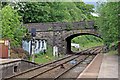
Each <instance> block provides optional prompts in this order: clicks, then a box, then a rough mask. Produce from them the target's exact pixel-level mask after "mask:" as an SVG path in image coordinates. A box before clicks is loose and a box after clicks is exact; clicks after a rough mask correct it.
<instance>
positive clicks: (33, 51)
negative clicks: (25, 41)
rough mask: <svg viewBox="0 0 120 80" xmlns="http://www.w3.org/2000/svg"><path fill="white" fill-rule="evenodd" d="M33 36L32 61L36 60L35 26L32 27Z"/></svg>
mask: <svg viewBox="0 0 120 80" xmlns="http://www.w3.org/2000/svg"><path fill="white" fill-rule="evenodd" d="M31 36H32V40H31V41H32V53H31V54H32V62H34V58H35V36H36V29H35V28H31Z"/></svg>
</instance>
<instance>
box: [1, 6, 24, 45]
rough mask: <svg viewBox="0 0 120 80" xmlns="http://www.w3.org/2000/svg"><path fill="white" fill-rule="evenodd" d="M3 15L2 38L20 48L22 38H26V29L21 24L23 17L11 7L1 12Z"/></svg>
mask: <svg viewBox="0 0 120 80" xmlns="http://www.w3.org/2000/svg"><path fill="white" fill-rule="evenodd" d="M1 14H2V18H1V19H2V38H4V39H9V40H10V41H11V46H12V47H16V46H20V45H21V42H22V37H23V36H24V34H25V32H26V29H25V27H23V26H22V23H21V22H20V19H21V17H20V16H19V15H18V13H17V11H16V10H14V9H13V8H12V7H11V6H9V5H8V6H5V7H3V8H2V10H1Z"/></svg>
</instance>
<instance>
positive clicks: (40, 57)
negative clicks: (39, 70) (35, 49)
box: [30, 45, 63, 64]
mask: <svg viewBox="0 0 120 80" xmlns="http://www.w3.org/2000/svg"><path fill="white" fill-rule="evenodd" d="M52 53H53V52H52V47H51V46H50V45H48V50H47V52H46V53H45V54H43V53H38V54H35V61H34V62H35V63H38V64H44V63H48V62H51V61H53V60H57V59H59V58H60V57H63V55H62V56H60V57H55V56H53V54H52ZM30 61H32V58H30Z"/></svg>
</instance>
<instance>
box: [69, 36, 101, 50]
mask: <svg viewBox="0 0 120 80" xmlns="http://www.w3.org/2000/svg"><path fill="white" fill-rule="evenodd" d="M71 42H72V43H77V44H79V45H80V49H81V50H84V49H87V48H90V47H95V46H100V45H103V44H102V43H103V41H102V39H100V38H98V37H95V36H92V35H82V36H78V37H75V38H73V39H72V41H71ZM72 50H74V51H77V50H76V49H74V48H73V47H72Z"/></svg>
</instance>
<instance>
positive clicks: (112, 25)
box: [97, 2, 120, 45]
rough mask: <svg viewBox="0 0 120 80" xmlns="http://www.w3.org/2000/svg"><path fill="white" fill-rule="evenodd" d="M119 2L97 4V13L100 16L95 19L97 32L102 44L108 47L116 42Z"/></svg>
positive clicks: (119, 24) (118, 24) (119, 19)
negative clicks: (100, 36)
mask: <svg viewBox="0 0 120 80" xmlns="http://www.w3.org/2000/svg"><path fill="white" fill-rule="evenodd" d="M119 4H120V2H107V3H101V4H99V6H98V8H97V11H98V13H99V14H100V16H99V18H97V25H98V28H99V32H100V34H101V35H102V37H103V40H104V43H105V44H107V45H110V43H112V42H116V41H118V35H119V34H120V33H119V31H118V30H119V26H120V22H119V21H120V18H119V17H118V13H120V10H119Z"/></svg>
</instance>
